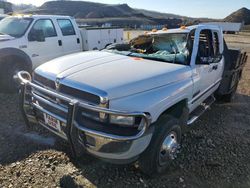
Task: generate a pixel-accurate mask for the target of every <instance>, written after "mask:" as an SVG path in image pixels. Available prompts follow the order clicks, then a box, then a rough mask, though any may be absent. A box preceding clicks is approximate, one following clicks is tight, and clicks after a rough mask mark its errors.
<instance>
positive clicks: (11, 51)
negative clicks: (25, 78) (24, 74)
mask: <svg viewBox="0 0 250 188" xmlns="http://www.w3.org/2000/svg"><path fill="white" fill-rule="evenodd" d="M11 56H13V57H18V58H19V59H20V62H22V63H27V64H28V66H29V68H30V70H31V69H32V61H31V59H30V57H29V56H28V55H27V54H26V53H25V52H24V51H22V50H20V49H17V48H3V49H0V60H1V59H4V58H5V57H11ZM2 63H4V62H2Z"/></svg>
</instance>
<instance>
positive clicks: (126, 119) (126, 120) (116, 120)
mask: <svg viewBox="0 0 250 188" xmlns="http://www.w3.org/2000/svg"><path fill="white" fill-rule="evenodd" d="M109 117H110V118H109V121H110V123H112V124H120V125H134V123H135V118H134V117H131V116H115V115H110V116H109Z"/></svg>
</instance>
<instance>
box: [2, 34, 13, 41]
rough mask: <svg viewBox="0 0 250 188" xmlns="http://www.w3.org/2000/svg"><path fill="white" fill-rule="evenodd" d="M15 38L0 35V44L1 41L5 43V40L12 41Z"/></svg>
mask: <svg viewBox="0 0 250 188" xmlns="http://www.w3.org/2000/svg"><path fill="white" fill-rule="evenodd" d="M13 39H15V37H12V36H10V35H0V42H1V41H7V40H13Z"/></svg>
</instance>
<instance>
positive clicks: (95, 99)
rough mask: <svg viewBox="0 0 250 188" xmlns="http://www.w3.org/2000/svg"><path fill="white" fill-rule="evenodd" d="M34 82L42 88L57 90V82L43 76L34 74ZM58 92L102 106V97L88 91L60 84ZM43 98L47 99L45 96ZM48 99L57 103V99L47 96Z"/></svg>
mask: <svg viewBox="0 0 250 188" xmlns="http://www.w3.org/2000/svg"><path fill="white" fill-rule="evenodd" d="M34 81H35V82H36V83H37V84H39V85H40V86H42V87H46V88H49V89H52V90H56V85H55V81H53V80H50V79H48V78H45V77H43V76H40V75H38V74H34ZM57 91H58V92H60V93H62V94H66V95H68V96H71V97H73V98H76V99H80V100H83V101H86V102H89V103H92V104H100V97H99V96H97V95H95V94H92V93H89V92H86V91H82V90H78V89H75V88H72V87H69V86H66V85H63V84H60V87H59V88H58V89H57ZM34 92H35V93H36V91H34ZM37 94H39V93H37ZM39 95H40V94H39ZM43 97H45V96H44V95H43ZM46 98H47V99H48V98H50V99H51V100H52V101H56V98H54V97H50V96H46ZM62 103H64V102H63V101H62Z"/></svg>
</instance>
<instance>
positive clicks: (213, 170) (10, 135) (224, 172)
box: [0, 36, 250, 188]
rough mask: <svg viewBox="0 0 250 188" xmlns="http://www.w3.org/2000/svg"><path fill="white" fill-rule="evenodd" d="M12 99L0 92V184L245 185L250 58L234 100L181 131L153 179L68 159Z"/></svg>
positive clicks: (249, 167) (249, 150) (248, 176)
mask: <svg viewBox="0 0 250 188" xmlns="http://www.w3.org/2000/svg"><path fill="white" fill-rule="evenodd" d="M228 37H229V36H228ZM249 38H250V37H249ZM242 40H244V41H245V39H242ZM249 40H250V39H249ZM233 41H234V40H233ZM232 43H233V45H235V42H232ZM237 45H239V43H237V44H236V45H235V46H237ZM240 46H242V44H240ZM243 46H244V45H243ZM246 47H248V46H246ZM246 50H247V51H248V52H249V53H250V49H249V48H246ZM17 104H18V96H16V95H4V94H0V112H1V113H0V187H183V188H184V187H250V137H249V134H250V60H249V61H248V64H247V66H246V67H245V72H244V74H243V79H242V81H241V83H240V85H239V88H238V91H237V96H236V99H235V101H234V102H233V103H230V104H220V103H216V104H214V105H213V106H212V109H211V110H210V111H208V112H206V113H205V114H204V115H203V116H202V117H201V119H200V120H198V121H197V122H196V123H195V124H194V125H193V127H192V128H191V129H190V131H189V132H187V133H185V135H183V144H182V148H181V153H180V154H179V156H178V159H177V160H176V161H175V162H174V164H173V165H172V166H171V167H170V168H169V170H168V172H166V174H164V175H162V176H159V177H157V178H153V179H150V178H148V177H146V176H144V175H143V174H142V173H141V172H140V171H139V170H138V168H137V166H136V165H125V166H124V165H123V166H117V165H111V164H107V163H104V162H102V161H100V160H97V159H94V158H93V157H90V156H88V155H86V156H85V157H83V159H82V160H81V162H80V163H76V162H75V161H72V160H71V159H70V157H69V156H70V152H69V150H68V147H67V144H66V143H64V142H63V141H62V140H61V139H58V138H56V137H55V136H53V135H51V134H50V133H48V132H47V131H46V130H44V129H40V128H37V127H36V128H34V129H33V130H28V129H27V128H26V127H25V125H24V121H23V119H22V117H21V114H20V112H19V110H18V106H17Z"/></svg>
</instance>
